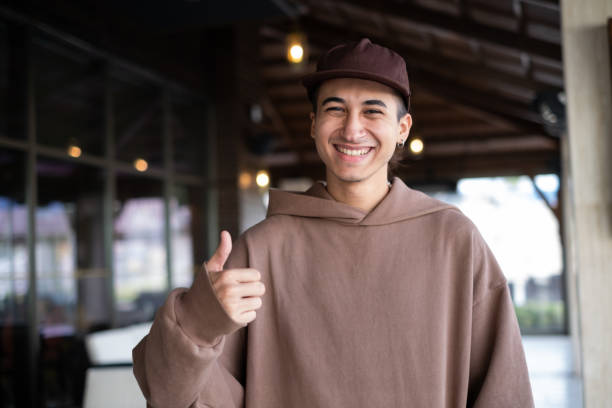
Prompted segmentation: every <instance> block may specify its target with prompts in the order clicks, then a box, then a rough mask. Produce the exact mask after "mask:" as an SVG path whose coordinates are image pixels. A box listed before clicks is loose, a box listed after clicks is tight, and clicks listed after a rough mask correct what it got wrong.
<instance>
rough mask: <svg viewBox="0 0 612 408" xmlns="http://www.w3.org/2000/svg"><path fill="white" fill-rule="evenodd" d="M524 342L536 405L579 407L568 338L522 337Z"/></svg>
mask: <svg viewBox="0 0 612 408" xmlns="http://www.w3.org/2000/svg"><path fill="white" fill-rule="evenodd" d="M523 345H524V347H525V354H526V356H527V366H528V367H529V377H530V378H531V386H532V389H533V397H534V400H535V406H536V408H582V385H581V382H580V379H579V378H578V377H576V376H575V375H574V374H573V360H572V346H571V343H570V339H569V337H567V336H524V337H523Z"/></svg>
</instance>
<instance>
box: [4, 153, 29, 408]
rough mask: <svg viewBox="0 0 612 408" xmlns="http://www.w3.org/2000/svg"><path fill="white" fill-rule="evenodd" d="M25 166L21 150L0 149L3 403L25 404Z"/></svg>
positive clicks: (26, 264) (26, 271)
mask: <svg viewBox="0 0 612 408" xmlns="http://www.w3.org/2000/svg"><path fill="white" fill-rule="evenodd" d="M25 169H26V167H25V154H24V153H22V152H17V151H12V150H9V149H3V148H0V367H2V369H1V370H0V397H1V398H2V399H1V401H3V402H4V404H6V406H23V405H24V404H26V403H27V402H26V398H27V396H26V395H25V394H26V391H25V390H27V372H26V369H27V365H26V364H25V362H26V361H27V359H28V357H27V348H26V347H27V343H28V342H27V312H26V311H27V305H26V299H27V291H28V255H27V246H26V245H27V244H26V239H27V233H28V223H27V220H28V219H27V209H26V205H25ZM0 405H1V404H0Z"/></svg>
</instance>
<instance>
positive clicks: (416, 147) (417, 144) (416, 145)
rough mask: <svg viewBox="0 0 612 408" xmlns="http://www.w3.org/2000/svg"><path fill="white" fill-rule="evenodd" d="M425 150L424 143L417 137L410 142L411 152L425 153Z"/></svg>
mask: <svg viewBox="0 0 612 408" xmlns="http://www.w3.org/2000/svg"><path fill="white" fill-rule="evenodd" d="M424 148H425V145H424V144H423V141H422V140H421V139H420V138H418V137H415V138H414V139H412V140H411V141H410V151H411V152H412V153H413V154H421V153H423V149H424Z"/></svg>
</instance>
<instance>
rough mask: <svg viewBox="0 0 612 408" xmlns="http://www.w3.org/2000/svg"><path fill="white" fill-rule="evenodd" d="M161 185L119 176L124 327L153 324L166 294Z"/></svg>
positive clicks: (119, 301)
mask: <svg viewBox="0 0 612 408" xmlns="http://www.w3.org/2000/svg"><path fill="white" fill-rule="evenodd" d="M162 192H163V190H162V182H161V181H160V180H153V179H149V178H145V177H137V176H133V175H128V174H121V173H120V174H118V175H117V206H116V208H115V218H114V221H113V229H114V239H113V257H114V270H115V280H114V285H115V298H116V307H117V319H118V323H119V325H121V326H123V325H127V324H131V323H140V322H144V321H148V320H152V319H153V315H154V313H155V310H156V308H157V307H159V305H161V303H162V302H163V300H164V298H165V294H166V289H167V273H166V270H167V267H166V246H165V241H164V200H163V195H162Z"/></svg>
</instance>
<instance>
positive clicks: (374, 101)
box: [363, 99, 387, 108]
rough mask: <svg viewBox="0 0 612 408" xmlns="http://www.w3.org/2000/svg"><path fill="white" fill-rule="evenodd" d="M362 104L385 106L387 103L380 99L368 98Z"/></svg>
mask: <svg viewBox="0 0 612 408" xmlns="http://www.w3.org/2000/svg"><path fill="white" fill-rule="evenodd" d="M363 104H364V105H378V106H382V107H383V108H386V107H387V105H385V103H384V102H383V101H381V100H380V99H368V100H367V101H365V102H364V103H363Z"/></svg>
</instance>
